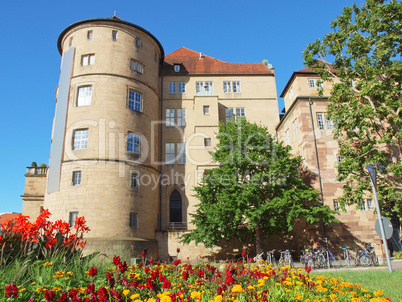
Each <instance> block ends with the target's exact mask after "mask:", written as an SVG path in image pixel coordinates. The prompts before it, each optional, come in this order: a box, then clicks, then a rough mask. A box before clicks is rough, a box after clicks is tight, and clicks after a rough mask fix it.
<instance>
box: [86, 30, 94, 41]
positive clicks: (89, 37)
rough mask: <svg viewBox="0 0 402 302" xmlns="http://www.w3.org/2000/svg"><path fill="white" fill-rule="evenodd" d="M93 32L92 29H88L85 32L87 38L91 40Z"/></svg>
mask: <svg viewBox="0 0 402 302" xmlns="http://www.w3.org/2000/svg"><path fill="white" fill-rule="evenodd" d="M93 34H94V32H93V31H92V30H88V32H87V38H88V40H92V37H93Z"/></svg>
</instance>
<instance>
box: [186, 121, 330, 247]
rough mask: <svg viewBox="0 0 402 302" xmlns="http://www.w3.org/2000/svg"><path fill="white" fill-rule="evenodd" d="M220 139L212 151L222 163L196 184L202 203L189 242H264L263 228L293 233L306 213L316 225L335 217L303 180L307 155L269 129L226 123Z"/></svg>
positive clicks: (209, 245) (217, 160) (196, 190)
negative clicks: (297, 154) (296, 154)
mask: <svg viewBox="0 0 402 302" xmlns="http://www.w3.org/2000/svg"><path fill="white" fill-rule="evenodd" d="M217 138H218V139H219V143H218V144H217V146H216V149H215V150H214V151H213V152H211V155H212V158H213V160H214V161H215V162H217V163H220V167H219V168H215V169H211V170H208V172H207V173H206V174H205V175H204V178H203V180H202V182H201V183H200V184H199V185H198V186H196V187H195V188H194V191H195V192H196V195H195V196H196V197H197V198H198V199H199V201H200V203H199V204H198V205H197V208H196V211H195V212H194V213H193V214H191V215H192V217H193V221H192V223H193V224H194V225H195V226H196V228H195V229H194V230H192V231H191V232H190V233H187V234H185V235H184V236H183V238H182V239H183V242H184V243H189V242H191V241H195V243H196V244H198V243H203V244H204V245H205V246H206V247H212V246H214V245H216V244H218V243H219V242H221V241H222V240H230V239H232V238H237V239H239V240H240V241H243V242H245V243H252V242H253V241H254V240H256V241H257V242H258V239H259V238H258V236H260V235H259V234H257V233H256V229H257V228H258V229H260V230H261V232H262V234H265V235H271V234H276V233H280V232H283V231H291V230H292V229H293V227H294V222H295V220H296V219H299V218H301V217H304V218H306V220H307V221H309V222H311V223H314V224H316V223H317V222H318V221H319V220H323V221H324V222H326V223H328V222H331V221H334V220H335V218H334V217H333V216H332V213H333V212H332V211H331V210H330V209H329V208H328V207H326V206H322V205H321V204H320V203H319V202H318V200H319V198H318V194H317V193H318V192H317V191H314V190H313V189H311V188H309V187H308V186H307V185H306V184H305V183H304V182H303V181H302V179H301V178H300V167H301V158H300V157H293V156H292V155H291V153H290V147H289V146H284V145H283V143H282V142H280V143H278V142H276V140H275V139H274V138H273V137H272V136H271V135H270V134H269V132H268V129H267V128H266V127H263V126H260V125H257V124H252V123H250V122H248V121H247V120H246V119H239V120H237V121H236V122H228V123H227V124H223V123H222V124H220V126H219V133H218V134H217ZM257 250H258V247H257Z"/></svg>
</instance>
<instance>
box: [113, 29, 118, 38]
mask: <svg viewBox="0 0 402 302" xmlns="http://www.w3.org/2000/svg"><path fill="white" fill-rule="evenodd" d="M112 39H113V40H117V30H112Z"/></svg>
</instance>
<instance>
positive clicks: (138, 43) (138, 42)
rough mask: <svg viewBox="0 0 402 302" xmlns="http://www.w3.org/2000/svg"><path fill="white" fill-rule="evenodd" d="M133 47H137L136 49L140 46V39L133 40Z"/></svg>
mask: <svg viewBox="0 0 402 302" xmlns="http://www.w3.org/2000/svg"><path fill="white" fill-rule="evenodd" d="M135 46H137V47H140V46H141V43H140V39H138V38H136V39H135Z"/></svg>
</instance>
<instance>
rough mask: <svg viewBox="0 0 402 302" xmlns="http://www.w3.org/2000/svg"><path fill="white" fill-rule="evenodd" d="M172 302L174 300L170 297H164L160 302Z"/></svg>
mask: <svg viewBox="0 0 402 302" xmlns="http://www.w3.org/2000/svg"><path fill="white" fill-rule="evenodd" d="M171 301H172V298H170V297H169V296H163V297H162V298H161V299H160V302H171Z"/></svg>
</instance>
